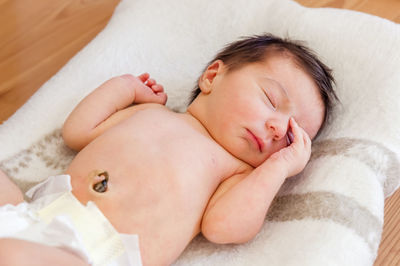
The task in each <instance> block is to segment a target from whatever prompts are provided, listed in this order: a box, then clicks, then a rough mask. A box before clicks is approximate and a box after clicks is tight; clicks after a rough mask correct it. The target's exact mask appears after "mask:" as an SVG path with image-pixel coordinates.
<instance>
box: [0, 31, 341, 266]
mask: <svg viewBox="0 0 400 266" xmlns="http://www.w3.org/2000/svg"><path fill="white" fill-rule="evenodd" d="M332 83H333V78H332V76H331V74H330V70H329V69H328V68H327V67H326V66H325V65H324V64H323V63H322V62H320V61H319V60H318V59H317V57H316V56H315V55H314V54H313V53H312V52H311V51H310V50H309V49H307V48H305V47H304V46H302V45H301V44H298V43H296V42H293V41H290V40H284V39H281V38H278V37H275V36H272V35H262V36H254V37H249V38H246V39H241V40H239V41H237V42H234V43H232V44H230V45H228V46H227V47H226V48H225V49H224V50H222V51H221V52H220V53H219V54H218V55H217V56H216V57H215V58H214V59H213V60H212V61H211V63H209V64H208V66H207V67H206V69H205V70H204V72H203V73H202V75H201V77H200V78H199V80H198V87H197V88H196V89H195V92H194V94H193V97H192V99H191V102H190V104H189V106H188V108H187V111H186V112H185V113H176V112H173V111H171V110H169V109H168V108H167V107H165V106H164V105H165V103H166V101H167V95H166V93H165V92H164V89H163V86H162V85H160V84H158V83H156V81H155V80H154V79H151V78H150V76H149V74H147V73H145V74H142V75H139V76H133V75H129V74H128V75H123V76H120V77H115V78H112V79H110V80H108V81H107V82H105V83H104V84H102V85H101V86H100V87H98V88H97V89H96V90H94V91H93V92H92V93H91V94H89V95H88V96H87V97H86V98H84V99H83V100H82V101H81V102H80V103H79V104H78V106H77V107H76V108H75V109H74V110H73V111H72V113H71V114H70V116H69V117H68V119H67V120H66V121H65V124H64V127H63V131H62V135H63V138H64V141H65V143H66V144H67V145H68V146H69V147H71V148H72V149H74V150H76V151H79V152H78V154H77V155H76V157H75V158H74V160H73V161H72V162H71V164H70V165H69V167H68V169H67V170H66V172H65V175H64V176H63V178H64V179H65V178H67V183H68V180H69V179H68V178H69V177H70V179H71V186H72V191H71V192H72V194H73V197H74V198H76V199H78V200H79V202H80V203H81V205H82V204H83V205H82V206H84V205H86V204H88V202H93V203H95V204H94V205H95V206H97V208H98V209H99V210H100V211H101V213H102V214H104V216H105V217H106V218H107V220H108V221H109V223H111V225H112V227H113V228H115V230H116V231H118V232H119V233H122V234H128V235H133V234H134V235H137V236H138V238H139V245H138V246H139V248H140V256H141V259H142V262H143V264H144V265H169V264H171V263H173V262H174V261H175V260H176V259H177V257H178V256H179V255H180V254H181V253H182V251H183V250H184V249H185V247H186V246H187V245H188V244H189V242H190V241H191V240H192V239H193V238H194V237H195V236H196V235H198V234H199V233H202V234H203V235H204V236H205V237H206V238H207V239H208V240H210V241H212V242H215V243H221V244H225V243H245V242H247V241H249V240H251V239H252V238H253V237H254V236H255V235H256V234H257V233H258V232H259V230H260V229H261V227H262V225H263V223H264V220H265V216H266V213H267V211H268V208H269V206H270V204H271V201H272V200H273V198H274V196H275V195H276V194H277V192H278V190H279V188H280V187H281V185H282V184H283V182H284V181H285V179H286V178H288V177H291V176H294V175H296V174H298V173H300V172H301V171H302V170H303V169H304V167H305V165H306V164H307V162H308V160H309V158H310V153H311V140H312V139H313V138H315V137H316V136H317V134H318V133H319V131H320V130H321V128H322V127H323V126H324V124H325V123H326V121H327V120H328V118H329V115H330V113H331V109H332V107H333V104H334V102H335V101H336V100H337V97H336V95H335V92H334V91H333V89H332ZM56 180H57V177H53V180H52V182H56ZM2 182H3V183H5V181H4V180H3V181H2ZM5 187H7V186H5V185H3V186H2V191H3V190H4V189H6V188H5ZM38 190H40V189H36V191H38ZM35 193H36V192H34V193H33V194H35ZM31 194H32V193H31ZM4 195H5V194H4ZM14 195H15V193H14ZM4 197H6V196H4ZM10 197H11V196H10ZM21 199H22V196H17V199H16V200H14V203H18V202H20V201H21ZM3 201H7V200H3ZM10 201H11V199H10V200H8V202H10ZM3 203H4V202H3ZM12 245H14V247H16V246H17V245H18V250H19V252H18V256H19V257H18V258H13V257H17V256H12V255H10V254H11V253H12V252H8V253H7V252H4V253H6V255H5V257H6V258H7V257H8V259H10V260H11V261H12V259H16V260H18V259H19V260H23V259H25V260H33V259H35V258H36V257H35V256H34V257H30V256H29V255H26V257H25V258H24V254H32V252H33V251H32V250H35V249H36V250H38V249H40V250H42V249H43V248H46V249H48V252H47V253H45V252H43V258H41V259H43V260H45V259H49V261H51V259H54V260H55V261H57V262H58V263H57V265H61V263H60V261H63V262H64V263H65V264H66V265H78V263H81V264H82V265H85V264H86V263H87V262H88V261H87V260H86V261H85V260H83V259H82V257H80V256H77V255H76V254H74V253H71V252H69V251H66V250H65V249H62V248H59V247H54V246H52V247H50V246H45V245H42V244H38V243H32V242H29V241H25V240H17V239H13V238H7V239H2V240H1V242H0V250H1V249H3V247H7V246H8V247H9V250H11V246H12ZM22 248H24V249H22ZM23 250H24V251H23ZM4 253H3V254H4ZM21 254H22V255H21ZM47 255H48V256H49V257H51V256H52V258H45V257H46V256H47ZM21 257H23V258H21Z"/></svg>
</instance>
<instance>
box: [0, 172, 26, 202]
mask: <svg viewBox="0 0 400 266" xmlns="http://www.w3.org/2000/svg"><path fill="white" fill-rule="evenodd" d="M23 201H24V196H23V195H22V192H21V190H20V189H19V188H18V187H17V186H16V185H15V184H14V183H13V182H12V181H11V180H10V179H9V178H8V176H7V175H6V174H5V173H4V172H3V171H1V170H0V206H3V205H5V204H7V203H9V204H13V205H17V204H18V203H21V202H23Z"/></svg>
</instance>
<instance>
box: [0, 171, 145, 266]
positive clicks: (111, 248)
mask: <svg viewBox="0 0 400 266" xmlns="http://www.w3.org/2000/svg"><path fill="white" fill-rule="evenodd" d="M71 190H72V187H71V181H70V176H69V175H60V176H52V177H49V178H48V179H47V180H46V181H44V182H42V183H40V184H38V185H36V186H34V187H33V188H31V189H30V190H29V191H28V192H27V193H26V195H27V196H28V197H29V198H30V199H31V200H32V201H31V202H30V203H27V202H23V203H20V204H18V205H17V206H14V205H10V204H7V205H4V206H1V207H0V237H11V238H18V239H23V240H28V241H33V242H38V243H42V244H46V245H50V246H55V247H59V248H62V249H65V250H68V251H70V252H73V253H74V254H76V255H78V256H79V257H81V258H83V259H85V260H86V261H87V263H89V264H92V265H121V266H122V265H124V266H125V265H142V263H141V257H140V250H139V239H138V236H137V235H127V234H119V233H118V232H117V231H116V230H115V229H114V228H113V226H112V225H111V224H110V222H109V221H108V220H107V218H106V217H105V216H104V215H103V214H102V212H101V211H100V210H99V209H98V208H97V207H96V205H95V204H94V203H93V202H88V203H87V205H86V206H84V205H82V204H81V203H80V202H79V201H78V200H77V199H76V198H75V197H74V195H73V194H72V193H71Z"/></svg>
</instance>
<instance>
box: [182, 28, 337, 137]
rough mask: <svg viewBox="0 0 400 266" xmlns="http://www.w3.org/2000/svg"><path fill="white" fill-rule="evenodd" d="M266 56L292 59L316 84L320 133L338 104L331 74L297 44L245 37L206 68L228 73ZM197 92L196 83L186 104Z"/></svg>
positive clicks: (310, 53) (298, 42)
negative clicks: (220, 66)
mask: <svg viewBox="0 0 400 266" xmlns="http://www.w3.org/2000/svg"><path fill="white" fill-rule="evenodd" d="M268 52H275V53H286V54H287V55H289V56H292V58H293V60H294V62H295V63H296V64H297V65H298V66H299V67H301V68H302V69H303V70H304V71H305V72H306V73H307V74H309V75H310V77H311V78H312V79H313V80H314V81H315V84H316V85H317V86H318V88H319V92H320V95H321V98H322V100H323V103H324V106H325V114H324V120H323V122H322V125H321V127H320V130H321V129H322V128H323V127H324V126H325V125H326V124H327V123H328V121H329V120H330V117H331V115H332V111H333V107H334V106H335V104H336V102H339V99H338V97H337V95H336V93H335V91H334V89H333V84H334V83H335V80H334V78H333V76H332V74H331V72H332V70H331V69H330V68H328V67H327V66H326V65H325V64H324V63H322V62H321V61H320V60H319V59H318V57H317V56H316V55H315V53H314V52H313V51H311V50H310V49H309V48H307V47H306V46H304V45H303V44H302V43H301V42H300V41H294V40H290V39H288V38H286V39H283V38H279V37H276V36H274V35H272V34H265V35H255V36H251V37H244V38H242V39H241V40H238V41H236V42H233V43H231V44H228V45H227V46H226V47H225V48H224V49H223V50H221V51H220V52H219V53H218V54H217V55H216V56H215V58H214V59H213V60H211V61H210V63H208V64H207V67H208V66H209V65H210V64H211V63H212V62H214V61H215V60H222V62H224V64H225V65H226V66H227V68H228V71H233V70H236V69H238V68H240V67H243V66H245V65H247V64H250V63H257V62H262V61H264V60H265V59H266V58H267V54H268ZM207 67H206V68H205V69H204V71H205V70H206V69H207ZM204 71H203V72H204ZM200 92H201V90H200V88H199V86H198V82H197V85H196V87H195V88H194V91H193V93H192V97H191V99H190V102H189V104H190V103H191V102H193V101H194V99H195V98H196V97H197V95H199V94H200ZM320 130H319V131H320Z"/></svg>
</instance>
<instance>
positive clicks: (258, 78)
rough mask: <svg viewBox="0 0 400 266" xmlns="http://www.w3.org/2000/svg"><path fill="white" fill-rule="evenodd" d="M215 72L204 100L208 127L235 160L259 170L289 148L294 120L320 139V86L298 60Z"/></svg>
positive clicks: (275, 59)
mask: <svg viewBox="0 0 400 266" xmlns="http://www.w3.org/2000/svg"><path fill="white" fill-rule="evenodd" d="M216 69H218V71H217V73H216V75H215V77H214V78H213V79H212V81H211V83H208V85H209V89H210V92H209V93H208V94H206V95H205V97H204V99H206V100H205V101H206V109H207V112H208V116H207V120H206V124H205V126H206V128H207V130H208V131H209V133H210V134H211V136H212V137H213V138H214V139H215V140H216V141H217V142H218V143H219V144H220V145H222V146H223V147H224V148H225V149H226V150H227V151H229V152H230V153H231V154H233V155H234V156H235V157H237V158H239V159H241V160H242V161H244V162H246V163H248V164H250V165H252V166H253V167H257V166H258V165H260V164H261V163H262V162H264V161H265V160H266V159H267V158H268V157H269V156H270V155H271V154H272V153H274V152H276V151H278V150H280V149H282V148H284V147H286V146H288V145H289V144H290V140H289V139H290V138H289V137H288V135H290V129H289V118H290V117H294V119H295V120H296V121H297V123H298V124H299V125H300V126H301V127H302V128H303V129H304V130H305V131H306V132H307V133H308V135H309V136H310V138H311V139H312V138H314V137H315V136H316V134H317V132H318V130H319V128H320V126H321V124H322V121H323V117H324V105H323V102H322V99H321V96H320V94H319V89H318V87H317V85H316V84H315V83H314V81H313V80H312V79H311V77H309V76H308V75H307V74H306V73H305V72H304V71H303V70H302V69H300V68H299V67H298V66H297V65H296V64H295V63H294V62H293V59H291V58H289V57H287V56H282V55H278V54H277V55H273V56H271V57H269V58H268V60H266V62H262V63H253V64H249V65H246V66H244V67H242V68H240V69H238V70H234V71H231V72H228V71H226V70H227V69H226V66H225V65H224V64H223V63H222V62H221V61H219V66H217V67H215V68H214V70H216ZM202 86H203V87H204V86H205V87H207V85H205V84H204V83H203V84H201V83H200V88H202Z"/></svg>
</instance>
